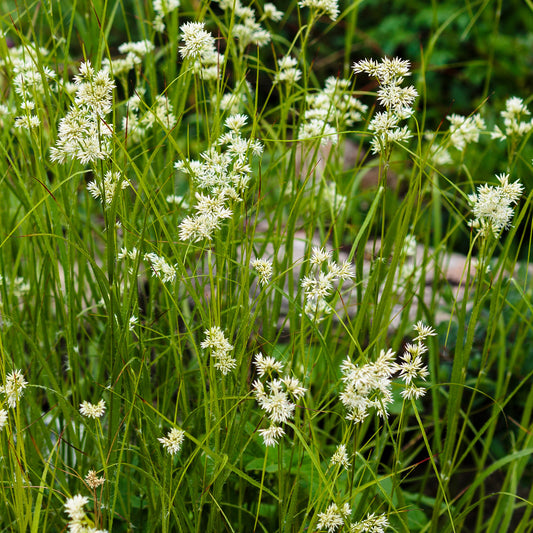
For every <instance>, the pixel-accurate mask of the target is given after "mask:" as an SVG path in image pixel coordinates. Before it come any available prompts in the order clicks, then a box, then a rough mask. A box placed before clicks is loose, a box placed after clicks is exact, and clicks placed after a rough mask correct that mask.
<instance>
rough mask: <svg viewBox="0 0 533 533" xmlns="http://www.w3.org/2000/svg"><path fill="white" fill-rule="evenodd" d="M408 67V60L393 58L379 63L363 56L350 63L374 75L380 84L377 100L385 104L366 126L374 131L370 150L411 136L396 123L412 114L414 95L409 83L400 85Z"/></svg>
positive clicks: (356, 70) (354, 67)
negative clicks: (382, 109)
mask: <svg viewBox="0 0 533 533" xmlns="http://www.w3.org/2000/svg"><path fill="white" fill-rule="evenodd" d="M409 69H410V63H409V61H407V60H404V59H400V58H397V57H395V58H393V59H390V58H388V57H385V58H383V59H382V60H381V61H380V62H377V61H375V60H373V59H363V60H362V61H359V62H357V63H354V65H353V70H354V72H355V73H356V74H359V73H363V72H365V73H367V74H368V75H370V76H372V77H374V78H376V79H377V80H378V82H379V85H380V88H379V90H378V102H379V103H380V104H381V105H383V106H384V107H385V111H384V112H382V111H380V112H378V113H376V114H375V115H374V117H373V118H372V120H371V121H370V124H369V127H368V129H369V130H370V131H373V132H374V136H373V139H372V141H371V147H372V152H373V153H380V152H381V151H382V150H383V149H386V148H387V147H388V146H389V145H391V144H392V143H394V142H403V141H406V140H408V139H409V138H410V137H411V133H410V131H409V129H408V128H407V126H403V127H401V126H400V121H402V120H405V119H407V118H409V117H410V116H411V115H412V114H413V108H412V105H413V103H414V101H415V99H416V97H417V96H418V92H417V91H416V89H415V88H414V87H413V86H412V85H410V86H408V87H402V86H401V84H402V83H403V81H404V78H405V77H406V76H409V75H410V70H409Z"/></svg>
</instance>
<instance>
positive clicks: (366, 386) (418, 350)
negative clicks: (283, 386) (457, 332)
mask: <svg viewBox="0 0 533 533" xmlns="http://www.w3.org/2000/svg"><path fill="white" fill-rule="evenodd" d="M414 329H415V331H416V332H417V333H418V335H417V337H416V338H415V339H414V342H415V344H412V343H409V344H407V345H406V346H405V349H404V351H403V354H402V355H401V357H400V363H399V364H398V363H396V362H395V361H394V352H393V351H392V350H387V351H385V350H381V352H380V354H379V356H378V359H377V361H376V362H375V363H366V364H364V365H363V366H358V365H355V364H354V363H352V361H350V359H349V358H348V357H347V358H346V359H345V360H344V361H343V363H342V365H341V371H342V374H343V377H342V381H343V383H344V390H343V392H342V393H341V394H340V400H341V402H342V404H343V405H344V406H345V407H346V409H347V411H348V414H347V415H346V419H347V420H351V421H353V422H355V423H361V422H363V420H365V418H367V416H368V415H369V411H370V410H371V409H375V410H376V412H377V414H378V415H379V416H380V417H382V418H385V417H387V416H388V410H387V406H388V405H389V404H391V403H392V401H393V397H392V379H393V377H394V375H395V374H396V373H397V372H398V377H399V378H400V379H401V380H402V381H403V382H404V383H405V385H406V387H405V388H404V390H402V392H401V393H400V394H401V395H402V397H403V398H404V399H411V398H415V399H417V398H420V397H421V396H423V395H424V394H425V392H426V389H424V388H422V387H418V386H417V385H416V384H415V383H414V380H415V379H422V380H425V379H426V377H427V376H428V375H429V373H428V370H427V367H426V366H425V364H424V362H423V360H422V355H423V354H424V353H425V352H427V346H426V345H425V341H426V339H427V337H430V336H434V335H436V333H435V331H434V330H433V329H432V328H431V327H429V326H426V325H424V324H423V323H422V322H417V323H416V325H415V326H414Z"/></svg>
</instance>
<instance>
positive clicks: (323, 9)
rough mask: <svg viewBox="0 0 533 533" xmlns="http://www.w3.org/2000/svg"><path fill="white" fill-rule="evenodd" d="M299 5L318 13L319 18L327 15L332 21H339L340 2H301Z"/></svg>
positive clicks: (301, 0)
mask: <svg viewBox="0 0 533 533" xmlns="http://www.w3.org/2000/svg"><path fill="white" fill-rule="evenodd" d="M298 5H299V6H300V7H308V8H309V9H312V10H314V11H316V12H317V14H318V15H319V16H320V15H322V14H324V15H327V16H328V17H329V18H330V19H331V20H337V17H338V16H339V3H338V0H300V1H299V2H298Z"/></svg>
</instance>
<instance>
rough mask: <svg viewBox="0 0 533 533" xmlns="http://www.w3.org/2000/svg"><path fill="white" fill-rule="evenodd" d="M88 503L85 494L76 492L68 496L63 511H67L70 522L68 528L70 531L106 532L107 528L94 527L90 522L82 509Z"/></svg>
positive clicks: (80, 532) (76, 532)
mask: <svg viewBox="0 0 533 533" xmlns="http://www.w3.org/2000/svg"><path fill="white" fill-rule="evenodd" d="M88 503H89V498H87V496H82V495H81V494H76V496H73V497H72V498H68V499H67V501H66V502H65V513H67V515H68V517H69V519H70V522H69V524H68V530H69V531H70V532H71V533H107V530H104V529H96V528H95V527H93V526H92V525H91V524H92V522H91V520H90V519H89V517H88V516H87V514H86V513H85V510H84V509H83V508H84V507H85V506H86V505H87V504H88Z"/></svg>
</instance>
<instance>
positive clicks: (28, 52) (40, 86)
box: [0, 43, 57, 130]
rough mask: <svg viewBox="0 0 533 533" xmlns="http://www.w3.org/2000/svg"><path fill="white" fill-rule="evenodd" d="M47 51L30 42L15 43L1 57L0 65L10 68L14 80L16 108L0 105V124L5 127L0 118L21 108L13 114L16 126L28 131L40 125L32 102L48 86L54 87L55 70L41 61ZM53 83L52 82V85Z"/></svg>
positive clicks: (43, 59)
mask: <svg viewBox="0 0 533 533" xmlns="http://www.w3.org/2000/svg"><path fill="white" fill-rule="evenodd" d="M47 55H48V50H46V49H45V48H42V47H37V46H35V45H34V44H33V43H28V44H26V45H24V46H17V47H14V48H11V49H10V50H9V56H8V57H6V58H5V59H0V68H1V67H4V68H6V69H8V70H11V73H12V76H13V80H12V82H11V85H12V86H13V88H14V89H15V94H16V95H17V98H16V100H17V108H16V109H15V108H14V107H13V108H10V107H8V106H7V105H5V104H2V105H0V127H4V122H7V121H4V120H3V119H2V117H5V118H8V117H10V116H11V115H14V114H16V113H17V109H18V111H20V115H19V116H17V117H15V122H14V126H15V128H16V129H19V130H20V129H24V130H31V129H34V128H37V127H39V126H40V124H41V120H40V119H39V116H38V115H37V114H35V113H34V111H35V101H36V99H37V97H38V96H41V95H43V94H44V93H45V87H48V86H51V88H52V90H56V84H55V79H56V77H57V75H56V73H55V71H53V70H52V69H51V68H50V67H48V66H47V65H45V64H44V61H45V60H46V56H47ZM52 82H54V83H53V85H52Z"/></svg>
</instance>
